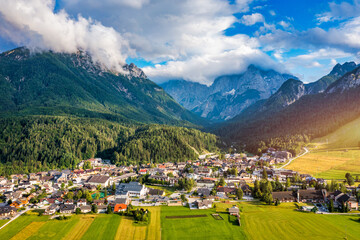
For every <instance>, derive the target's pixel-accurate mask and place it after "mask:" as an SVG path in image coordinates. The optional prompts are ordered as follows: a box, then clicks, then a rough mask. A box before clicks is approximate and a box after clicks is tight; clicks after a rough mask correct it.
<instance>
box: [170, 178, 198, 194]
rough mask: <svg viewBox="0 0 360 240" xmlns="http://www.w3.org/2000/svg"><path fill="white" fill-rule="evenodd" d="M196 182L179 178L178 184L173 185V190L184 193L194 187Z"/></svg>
mask: <svg viewBox="0 0 360 240" xmlns="http://www.w3.org/2000/svg"><path fill="white" fill-rule="evenodd" d="M195 185H196V182H195V180H194V179H192V178H180V179H179V181H178V183H177V184H175V188H177V189H179V190H182V189H184V190H185V191H190V190H191V189H192V188H193V187H195Z"/></svg>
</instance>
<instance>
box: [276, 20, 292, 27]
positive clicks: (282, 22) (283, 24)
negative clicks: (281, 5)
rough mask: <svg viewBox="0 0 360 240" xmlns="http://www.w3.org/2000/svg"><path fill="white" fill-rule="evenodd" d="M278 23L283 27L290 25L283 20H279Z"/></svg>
mask: <svg viewBox="0 0 360 240" xmlns="http://www.w3.org/2000/svg"><path fill="white" fill-rule="evenodd" d="M279 25H280V26H282V27H283V28H288V27H290V23H288V22H285V21H280V22H279Z"/></svg>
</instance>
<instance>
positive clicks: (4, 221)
mask: <svg viewBox="0 0 360 240" xmlns="http://www.w3.org/2000/svg"><path fill="white" fill-rule="evenodd" d="M8 221H9V220H0V227H1V226H2V225H4V224H5V223H7V222H8Z"/></svg>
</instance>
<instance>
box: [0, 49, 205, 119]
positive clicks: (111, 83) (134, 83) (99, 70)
mask: <svg viewBox="0 0 360 240" xmlns="http://www.w3.org/2000/svg"><path fill="white" fill-rule="evenodd" d="M123 68H124V71H126V72H127V74H123V73H114V72H111V71H110V70H108V69H105V68H104V67H102V66H100V65H99V64H97V63H94V62H93V61H92V59H91V57H90V56H89V55H88V54H86V53H84V52H81V51H78V52H77V53H76V54H63V53H61V54H60V53H53V52H49V51H48V52H41V53H30V51H29V50H27V49H25V48H18V49H14V50H12V51H8V52H4V53H2V54H0V101H1V103H2V104H1V106H0V115H2V116H10V115H17V116H19V115H20V116H24V115H71V116H79V117H96V118H103V119H107V120H114V121H118V122H142V123H167V124H174V125H193V126H194V125H200V124H202V123H203V120H202V119H201V118H200V117H198V116H196V115H195V114H193V113H191V112H189V111H188V110H186V109H184V108H183V107H182V106H180V105H179V104H178V103H177V102H175V101H174V99H173V98H171V97H170V96H169V95H168V94H167V93H166V92H164V90H163V89H162V88H161V87H159V86H158V85H156V84H155V83H153V82H152V81H150V80H149V79H148V78H147V77H146V75H145V74H144V73H143V71H142V70H141V69H139V68H137V67H136V66H135V65H134V64H130V65H125V66H124V67H123Z"/></svg>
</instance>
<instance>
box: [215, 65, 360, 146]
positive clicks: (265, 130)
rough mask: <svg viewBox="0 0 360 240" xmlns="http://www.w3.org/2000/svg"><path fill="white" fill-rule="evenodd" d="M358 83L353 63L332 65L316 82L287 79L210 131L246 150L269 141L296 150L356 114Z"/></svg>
mask: <svg viewBox="0 0 360 240" xmlns="http://www.w3.org/2000/svg"><path fill="white" fill-rule="evenodd" d="M347 70H349V72H346V71H347ZM344 73H345V74H344ZM342 74H343V75H342ZM339 76H341V77H340V78H339V79H337V80H335V81H334V80H333V79H336V78H337V77H339ZM324 79H326V81H324ZM316 85H318V86H323V87H324V86H327V88H326V89H324V90H323V89H322V87H321V88H318V86H317V88H316V89H317V90H316V91H315V90H314V89H315V88H313V87H314V86H316ZM359 86H360V67H359V66H358V65H356V64H355V63H353V62H351V63H345V64H343V65H340V64H338V65H336V66H335V67H334V69H333V70H332V71H331V72H330V74H329V75H327V76H325V77H323V78H321V79H320V80H319V81H317V82H315V83H311V84H303V83H302V82H301V81H299V80H294V79H289V80H288V81H286V82H285V83H284V84H283V85H282V86H281V87H280V89H279V90H278V91H277V92H276V93H275V94H274V95H272V96H271V97H270V98H268V99H267V100H262V101H258V102H257V103H255V104H253V105H252V106H250V107H249V108H247V109H245V110H244V111H243V112H242V113H241V114H239V115H238V116H236V117H235V118H233V119H231V120H230V121H227V122H224V123H222V124H219V125H218V126H217V127H215V130H214V132H215V133H217V134H219V135H221V136H223V137H224V138H227V139H229V140H231V141H237V142H241V143H243V144H246V145H247V148H248V149H250V150H251V151H257V149H259V147H260V148H261V146H264V144H267V145H269V144H270V145H272V146H274V147H275V146H277V147H280V146H281V148H285V147H286V148H288V149H289V148H292V147H294V148H296V150H295V149H294V151H295V152H296V151H299V150H300V149H301V148H299V147H300V146H301V144H300V142H301V141H308V140H309V139H313V138H315V137H322V136H324V135H326V134H329V133H331V132H332V131H334V130H336V129H338V128H339V127H341V126H342V125H344V124H346V123H348V122H350V121H352V120H354V119H357V118H358V117H360V87H359ZM261 142H262V143H261ZM291 143H292V144H293V145H292V146H290V145H291ZM294 144H295V145H297V146H294Z"/></svg>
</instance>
